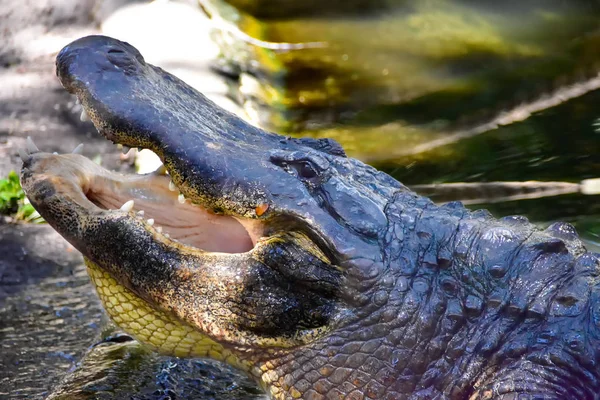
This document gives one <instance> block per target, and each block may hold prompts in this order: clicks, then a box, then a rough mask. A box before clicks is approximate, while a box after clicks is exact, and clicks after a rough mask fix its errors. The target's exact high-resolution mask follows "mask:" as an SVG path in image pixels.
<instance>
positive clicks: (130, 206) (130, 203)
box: [121, 200, 133, 212]
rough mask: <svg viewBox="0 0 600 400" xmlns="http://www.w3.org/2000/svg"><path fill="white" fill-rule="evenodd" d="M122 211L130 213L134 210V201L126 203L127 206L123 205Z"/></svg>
mask: <svg viewBox="0 0 600 400" xmlns="http://www.w3.org/2000/svg"><path fill="white" fill-rule="evenodd" d="M121 210H123V211H125V212H129V211H131V210H133V200H128V201H126V202H125V204H123V205H122V206H121Z"/></svg>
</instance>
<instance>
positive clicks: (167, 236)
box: [163, 233, 171, 239]
mask: <svg viewBox="0 0 600 400" xmlns="http://www.w3.org/2000/svg"><path fill="white" fill-rule="evenodd" d="M163 236H164V237H166V238H169V239H171V236H170V235H169V234H168V233H165V234H163Z"/></svg>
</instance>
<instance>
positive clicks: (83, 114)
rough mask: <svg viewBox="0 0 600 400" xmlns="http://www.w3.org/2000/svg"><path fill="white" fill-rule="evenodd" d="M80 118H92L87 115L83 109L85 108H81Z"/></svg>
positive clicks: (85, 119)
mask: <svg viewBox="0 0 600 400" xmlns="http://www.w3.org/2000/svg"><path fill="white" fill-rule="evenodd" d="M79 120H80V121H81V122H85V121H89V120H90V118H89V117H88V115H87V112H85V109H83V108H82V109H81V115H80V116H79Z"/></svg>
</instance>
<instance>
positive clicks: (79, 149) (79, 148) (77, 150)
mask: <svg viewBox="0 0 600 400" xmlns="http://www.w3.org/2000/svg"><path fill="white" fill-rule="evenodd" d="M82 152H83V143H79V144H78V145H77V147H75V148H74V149H73V151H72V152H71V154H81V153H82Z"/></svg>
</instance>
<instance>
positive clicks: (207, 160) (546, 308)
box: [22, 36, 600, 399]
mask: <svg viewBox="0 0 600 400" xmlns="http://www.w3.org/2000/svg"><path fill="white" fill-rule="evenodd" d="M57 73H58V76H59V79H60V80H61V82H62V83H63V85H64V86H65V88H66V89H67V90H69V91H70V92H71V93H73V94H75V95H77V96H78V98H79V99H80V100H81V102H82V104H83V106H84V107H85V109H86V111H87V113H88V114H89V115H90V116H91V118H92V121H93V122H94V124H95V125H96V127H97V128H98V130H99V132H100V133H101V134H102V135H104V136H105V137H107V138H108V139H110V140H113V141H115V142H118V143H122V144H125V145H129V146H142V147H147V148H150V149H152V150H154V151H155V152H156V153H157V154H158V155H159V156H160V157H161V158H162V160H163V162H164V164H165V166H166V168H167V170H168V171H169V173H170V176H171V178H172V179H173V182H174V185H175V186H176V188H177V189H178V190H179V191H181V193H183V195H185V198H187V199H188V200H187V201H186V202H185V204H183V205H179V204H178V203H179V202H178V201H177V194H176V193H175V192H173V193H171V192H169V191H168V190H166V189H165V188H166V187H167V186H168V178H165V177H159V176H154V175H151V176H146V177H123V176H118V175H116V174H112V173H110V172H108V171H106V170H104V169H102V168H101V167H98V166H96V165H95V164H93V163H91V162H90V161H89V160H87V159H86V158H84V157H82V156H80V155H77V154H74V155H50V154H47V153H42V152H39V151H38V150H37V149H35V148H34V147H33V146H30V149H29V152H28V153H29V154H24V155H23V158H24V163H23V171H22V184H23V187H24V189H25V191H26V193H27V195H28V197H29V199H30V200H31V203H32V204H33V205H34V206H35V207H36V209H37V210H38V211H39V212H40V213H41V214H42V216H44V218H46V220H47V221H48V222H49V223H50V224H51V225H52V226H53V227H54V228H55V229H56V230H57V231H58V232H59V233H61V234H62V235H63V236H64V237H65V238H66V239H67V240H69V241H70V242H71V243H73V245H74V246H76V247H77V249H78V250H79V251H81V252H82V253H83V255H84V257H85V258H86V262H87V264H88V267H89V271H90V276H91V278H92V281H93V282H94V284H95V285H96V287H97V290H98V293H99V295H100V298H101V299H102V301H103V303H104V305H105V307H106V309H107V312H108V314H109V315H110V316H111V317H112V318H113V319H114V320H115V322H116V323H117V324H119V325H120V326H121V327H122V328H123V329H125V330H126V331H128V332H130V333H131V334H133V335H134V336H136V337H137V338H138V339H140V340H141V341H142V342H144V343H147V344H148V345H150V346H153V347H154V348H155V349H157V350H158V351H162V352H165V353H169V354H176V355H180V356H188V355H189V356H207V357H212V358H216V359H219V360H223V361H225V362H228V363H230V364H232V365H234V366H236V367H238V368H241V369H243V370H245V371H247V372H248V373H249V374H250V375H252V376H253V377H254V378H256V380H257V381H258V382H259V383H260V384H261V385H262V386H263V387H264V388H265V390H266V391H267V393H269V394H270V395H271V396H272V397H273V398H277V399H289V398H304V399H326V398H327V399H429V398H436V399H491V398H494V399H496V398H498V399H514V398H555V399H600V366H599V365H598V363H599V362H600V280H599V278H598V274H599V272H600V266H599V265H600V263H599V258H598V256H597V255H595V254H592V253H589V252H587V251H586V250H585V248H584V246H583V244H582V243H581V241H580V240H579V238H578V237H577V234H576V232H575V231H574V229H573V227H572V226H570V225H568V224H565V223H556V224H554V225H552V226H550V227H549V228H548V229H547V230H545V231H539V230H537V229H536V228H535V227H534V226H532V225H531V224H529V223H528V222H527V220H526V219H524V218H521V217H509V218H504V219H501V220H496V219H494V218H492V217H491V216H490V215H489V214H488V213H486V212H484V211H477V212H470V211H468V210H466V209H465V208H464V207H463V206H462V205H461V204H458V203H450V204H447V205H445V206H441V207H438V206H436V205H434V204H433V203H432V202H431V201H429V200H428V199H426V198H423V197H419V196H417V195H416V194H414V193H412V192H410V191H409V190H407V189H406V188H405V187H404V186H403V185H401V184H400V183H398V182H396V181H395V180H393V179H392V178H391V177H389V176H387V175H385V174H383V173H381V172H378V171H376V170H375V169H373V168H371V167H369V166H367V165H365V164H363V163H361V162H360V161H357V160H354V159H350V158H346V157H345V155H344V154H343V151H342V150H341V149H340V148H339V145H337V144H336V143H335V142H333V141H327V140H325V141H323V140H322V141H317V140H312V139H300V140H296V139H286V138H283V137H280V136H277V135H274V134H271V133H267V132H264V131H262V130H260V129H257V128H254V127H251V126H249V125H247V124H246V123H244V122H243V121H241V120H239V119H238V118H237V117H235V116H233V115H232V114H229V113H226V112H225V111H223V110H220V109H218V108H217V107H216V106H215V105H214V104H212V103H211V102H210V101H208V100H207V99H206V98H204V97H203V96H202V95H201V94H200V93H198V92H196V91H195V90H194V89H192V88H190V87H189V86H187V85H186V84H185V83H183V82H182V81H180V80H178V79H177V78H175V77H173V76H172V75H170V74H168V73H166V72H164V71H162V70H161V69H159V68H156V67H153V66H151V65H149V64H147V63H145V61H144V60H143V58H142V56H141V55H140V54H139V53H138V52H137V50H135V49H134V48H133V47H131V46H130V45H128V44H125V43H122V42H119V41H117V40H115V39H111V38H106V37H101V36H94V37H87V38H83V39H80V40H78V41H76V42H74V43H72V44H70V45H69V46H67V47H65V49H63V50H62V51H61V53H60V54H59V56H58V58H57ZM128 198H133V199H134V200H135V204H136V207H135V208H134V209H131V207H132V206H131V204H129V206H125V209H124V210H118V208H119V206H120V204H122V203H123V202H124V201H125V200H127V199H128ZM181 200H183V198H181ZM192 204H193V205H192ZM138 209H145V210H146V211H147V214H150V215H151V216H153V217H154V216H155V218H156V220H157V221H159V219H160V221H161V224H164V225H165V231H166V232H169V233H171V235H172V237H167V236H165V235H164V234H163V233H161V232H160V231H159V230H157V229H156V227H155V226H151V223H148V221H146V220H145V219H144V218H148V216H149V215H146V216H145V217H144V218H141V217H140V216H139V215H138V214H135V211H136V210H138ZM170 209H173V211H172V214H170V211H168V210H170ZM217 214H218V215H217ZM165 215H167V216H166V217H165ZM195 215H199V216H203V217H195ZM219 215H222V216H219ZM195 218H198V219H195ZM181 221H183V222H181ZM196 221H198V222H197V223H196ZM200 221H202V222H200ZM206 221H208V222H206ZM236 221H237V222H236ZM205 224H208V225H205ZM211 224H212V225H211ZM199 226H200V227H201V228H198V227H199ZM242 226H243V227H244V228H241V227H242ZM221 227H225V228H224V229H222V228H221ZM186 229H188V230H190V231H194V232H196V233H197V234H194V235H192V236H193V238H192V239H193V240H192V239H190V238H189V237H188V236H189V235H186V234H184V233H185V231H186ZM196 229H200V231H196ZM219 235H222V236H223V237H224V238H225V239H229V240H211V238H213V237H219Z"/></svg>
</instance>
